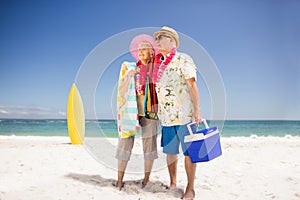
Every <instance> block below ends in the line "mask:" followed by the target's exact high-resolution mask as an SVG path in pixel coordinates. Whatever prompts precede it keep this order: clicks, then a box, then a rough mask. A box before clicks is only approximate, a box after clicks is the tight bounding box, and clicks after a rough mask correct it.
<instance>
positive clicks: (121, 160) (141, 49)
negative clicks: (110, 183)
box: [116, 34, 159, 190]
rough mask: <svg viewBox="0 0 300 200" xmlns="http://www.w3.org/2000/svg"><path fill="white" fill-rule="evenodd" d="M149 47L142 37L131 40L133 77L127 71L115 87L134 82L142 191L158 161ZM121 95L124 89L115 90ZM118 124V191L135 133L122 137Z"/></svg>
mask: <svg viewBox="0 0 300 200" xmlns="http://www.w3.org/2000/svg"><path fill="white" fill-rule="evenodd" d="M153 44H154V40H153V38H152V37H151V36H148V35H145V34H143V35H139V36H137V37H135V38H134V39H133V40H132V42H131V45H130V49H131V53H132V55H133V57H134V58H136V59H137V60H138V61H137V63H136V69H135V73H133V70H127V73H125V74H124V79H123V80H122V81H124V82H121V83H119V85H122V87H123V88H127V89H128V88H130V86H128V84H126V83H129V82H130V80H131V81H132V79H134V84H135V94H136V102H137V114H138V120H139V125H140V126H141V129H142V141H143V152H144V172H145V175H144V179H143V182H142V187H145V186H146V184H147V183H148V182H149V178H150V172H151V170H152V166H153V162H154V160H155V159H156V158H157V157H158V156H157V140H156V139H157V131H158V124H159V122H158V120H157V115H156V108H157V105H156V104H157V103H155V102H156V99H157V98H156V92H155V89H154V88H153V85H152V83H151V75H152V68H153V59H154V56H155V50H154V46H153ZM125 69H126V68H125ZM121 91H122V92H124V89H121V90H119V92H121ZM123 95H124V97H125V96H126V94H123ZM131 99H132V98H131ZM131 110H132V109H131ZM119 111H120V109H119V110H118V113H119ZM120 124H121V121H120V120H118V126H119V133H120V132H121V133H122V134H120V137H119V140H118V148H117V153H116V158H117V159H118V181H117V184H116V186H117V187H118V188H119V189H120V190H121V189H122V187H123V177H124V173H125V170H126V166H127V163H128V160H129V159H130V156H131V151H132V148H133V144H134V138H135V132H134V130H127V132H126V133H125V134H124V131H123V132H122V128H120ZM133 124H134V123H133ZM133 128H134V127H132V129H133ZM128 133H129V134H128ZM130 133H131V134H130Z"/></svg>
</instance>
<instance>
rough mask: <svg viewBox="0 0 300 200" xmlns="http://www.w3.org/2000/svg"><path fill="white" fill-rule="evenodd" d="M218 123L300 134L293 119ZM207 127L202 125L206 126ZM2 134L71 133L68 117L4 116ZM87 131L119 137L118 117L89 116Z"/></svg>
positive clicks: (228, 133)
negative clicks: (31, 117) (8, 117)
mask: <svg viewBox="0 0 300 200" xmlns="http://www.w3.org/2000/svg"><path fill="white" fill-rule="evenodd" d="M208 124H209V125H210V127H213V126H217V127H218V128H219V130H220V133H221V136H222V137H232V136H245V137H249V136H253V135H256V136H278V137H284V136H287V135H288V136H300V121H289V120H225V121H211V122H210V121H208ZM203 128H204V127H202V128H201V126H200V127H199V129H203ZM0 135H15V136H68V125H67V120H65V119H44V120H41V119H39V120H36V119H35V120H33V119H0ZM85 135H86V136H91V137H111V138H116V137H118V132H117V122H116V121H115V120H109V119H105V120H86V121H85Z"/></svg>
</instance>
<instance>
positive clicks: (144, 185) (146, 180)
mask: <svg viewBox="0 0 300 200" xmlns="http://www.w3.org/2000/svg"><path fill="white" fill-rule="evenodd" d="M148 182H149V179H144V180H143V181H142V188H144V187H146V185H147V183H148Z"/></svg>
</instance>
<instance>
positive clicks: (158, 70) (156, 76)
mask: <svg viewBox="0 0 300 200" xmlns="http://www.w3.org/2000/svg"><path fill="white" fill-rule="evenodd" d="M175 54H176V49H175V48H174V49H172V50H171V52H170V55H169V56H167V57H166V59H165V60H164V61H163V62H162V63H161V64H160V65H159V66H158V67H154V69H153V77H152V81H153V82H154V83H158V82H159V81H160V79H161V77H162V75H163V73H164V71H165V69H166V68H167V66H168V64H169V63H170V62H171V61H172V59H173V57H174V55H175Z"/></svg>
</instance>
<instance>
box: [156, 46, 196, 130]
mask: <svg viewBox="0 0 300 200" xmlns="http://www.w3.org/2000/svg"><path fill="white" fill-rule="evenodd" d="M190 78H195V80H197V68H196V66H195V64H194V61H193V60H192V58H191V57H190V56H188V55H187V54H184V53H179V52H176V54H175V56H174V57H173V59H172V61H171V62H170V63H169V64H168V66H167V68H166V69H165V71H164V73H163V75H162V77H161V79H160V80H159V82H158V83H157V85H156V91H157V97H158V117H159V119H160V121H161V123H162V126H176V125H184V124H187V123H189V122H191V119H192V115H193V103H192V99H191V96H190V93H189V88H188V86H187V82H186V79H190Z"/></svg>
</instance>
